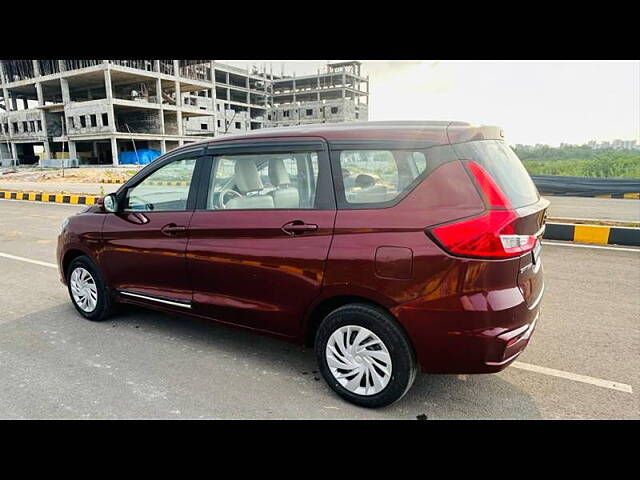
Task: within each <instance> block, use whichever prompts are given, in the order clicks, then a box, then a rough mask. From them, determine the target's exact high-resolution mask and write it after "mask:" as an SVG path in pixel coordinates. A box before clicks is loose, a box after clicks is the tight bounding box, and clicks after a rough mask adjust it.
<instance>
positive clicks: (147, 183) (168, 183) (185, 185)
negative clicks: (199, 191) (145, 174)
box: [146, 181, 191, 187]
mask: <svg viewBox="0 0 640 480" xmlns="http://www.w3.org/2000/svg"><path fill="white" fill-rule="evenodd" d="M146 185H161V186H163V187H168V186H171V187H188V186H189V185H191V182H186V181H182V182H178V181H175V182H153V181H152V182H146Z"/></svg>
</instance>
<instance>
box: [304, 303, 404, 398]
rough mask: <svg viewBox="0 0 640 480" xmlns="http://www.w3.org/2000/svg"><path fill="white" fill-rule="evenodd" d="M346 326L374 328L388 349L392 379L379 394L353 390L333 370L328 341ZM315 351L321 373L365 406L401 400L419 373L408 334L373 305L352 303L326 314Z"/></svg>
mask: <svg viewBox="0 0 640 480" xmlns="http://www.w3.org/2000/svg"><path fill="white" fill-rule="evenodd" d="M346 325H358V326H362V327H364V328H367V329H369V330H371V331H372V332H373V333H375V334H376V335H377V336H378V337H379V338H380V339H381V340H382V342H383V343H384V344H385V346H386V347H387V349H388V350H389V354H390V355H391V362H392V371H391V379H390V380H389V383H388V384H387V386H386V387H385V388H384V390H382V391H381V392H380V393H377V394H375V395H367V396H365V395H357V394H355V393H352V392H350V391H349V390H347V389H346V388H344V387H343V386H342V385H340V383H339V382H338V381H337V380H336V379H335V378H334V376H333V374H332V373H331V371H330V369H329V366H328V365H327V360H326V356H325V349H326V346H327V342H328V340H329V338H330V336H331V334H332V333H333V332H334V331H335V330H336V329H338V328H340V327H343V326H346ZM315 352H316V357H317V360H318V365H319V368H320V372H321V373H322V376H323V377H324V379H325V381H326V382H327V383H328V384H329V386H330V387H331V388H332V389H333V390H334V391H335V392H336V393H337V394H338V395H340V396H341V397H343V398H344V399H346V400H348V401H350V402H352V403H355V404H357V405H360V406H363V407H368V408H378V407H383V406H386V405H390V404H392V403H394V402H396V401H398V400H400V399H401V398H402V397H403V396H404V394H405V393H406V392H407V391H408V390H409V388H410V387H411V385H412V384H413V380H414V379H415V375H416V361H415V355H414V353H413V348H412V346H411V344H410V342H409V340H408V339H407V337H406V335H405V333H404V332H403V331H402V329H401V327H400V326H399V325H398V324H397V323H396V321H395V319H393V318H392V317H391V316H390V315H389V314H388V313H387V312H385V311H384V310H382V309H380V308H376V307H374V306H372V305H367V304H349V305H345V306H343V307H340V308H338V309H337V310H334V311H333V312H331V313H330V314H329V315H327V317H326V318H325V319H324V320H323V321H322V323H321V324H320V327H319V328H318V332H317V334H316V341H315Z"/></svg>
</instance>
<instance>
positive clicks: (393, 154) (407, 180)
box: [339, 147, 455, 204]
mask: <svg viewBox="0 0 640 480" xmlns="http://www.w3.org/2000/svg"><path fill="white" fill-rule="evenodd" d="M440 150H441V149H440V147H432V148H430V149H426V150H424V151H410V150H343V151H341V152H340V158H339V163H340V171H341V174H342V184H343V187H344V197H345V198H344V201H345V202H346V203H347V204H388V203H389V202H393V201H394V200H396V199H397V198H398V197H400V196H402V195H403V194H404V193H406V192H408V191H409V190H411V189H412V188H413V187H414V186H415V184H416V182H417V179H418V178H419V177H421V176H423V175H426V172H427V170H433V168H435V167H436V166H437V165H439V164H440V163H443V162H446V161H449V160H452V159H454V158H455V157H452V156H451V155H450V154H448V153H447V152H441V151H440ZM443 153H447V154H443Z"/></svg>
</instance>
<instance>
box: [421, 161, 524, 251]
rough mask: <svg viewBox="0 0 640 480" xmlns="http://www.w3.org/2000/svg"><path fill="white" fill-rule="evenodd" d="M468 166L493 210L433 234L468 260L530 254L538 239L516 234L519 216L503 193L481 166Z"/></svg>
mask: <svg viewBox="0 0 640 480" xmlns="http://www.w3.org/2000/svg"><path fill="white" fill-rule="evenodd" d="M468 165H469V169H470V170H471V173H472V174H473V176H474V177H475V179H476V180H477V182H478V186H479V187H480V189H481V190H482V192H483V194H484V196H485V197H486V200H487V203H488V204H489V206H490V209H489V210H488V211H487V212H486V213H485V214H484V215H482V216H480V217H476V218H471V219H468V220H462V221H459V222H455V223H450V224H448V225H442V226H440V227H435V228H433V229H432V230H431V234H432V235H433V236H434V238H435V239H436V240H437V241H438V243H440V244H441V245H442V247H444V248H445V249H446V250H448V251H450V252H451V253H453V254H454V255H461V256H465V257H483V258H509V257H517V256H519V255H522V254H523V253H526V252H528V251H531V250H532V249H533V247H534V246H535V244H536V237H535V236H533V235H518V234H516V232H515V226H514V224H515V221H516V220H517V219H518V215H517V214H516V213H515V211H514V210H513V208H512V207H511V203H510V202H509V199H508V198H507V197H506V195H505V194H504V192H503V191H502V190H501V189H500V187H499V186H498V185H497V184H496V183H495V182H494V181H493V179H492V178H491V176H490V175H489V174H488V173H487V172H486V170H485V169H484V168H482V166H480V165H478V164H477V163H474V162H469V163H468Z"/></svg>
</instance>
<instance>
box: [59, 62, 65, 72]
mask: <svg viewBox="0 0 640 480" xmlns="http://www.w3.org/2000/svg"><path fill="white" fill-rule="evenodd" d="M58 69H59V70H60V71H61V72H64V71H65V70H66V69H65V68H64V60H58Z"/></svg>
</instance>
